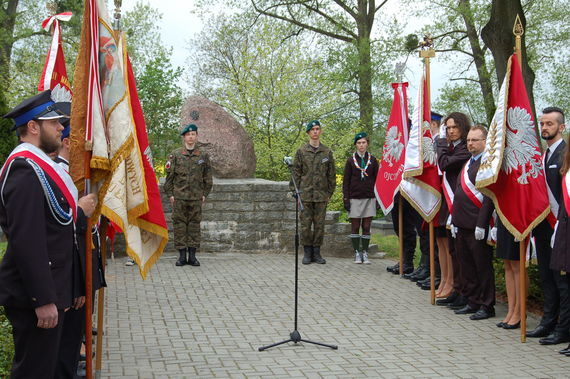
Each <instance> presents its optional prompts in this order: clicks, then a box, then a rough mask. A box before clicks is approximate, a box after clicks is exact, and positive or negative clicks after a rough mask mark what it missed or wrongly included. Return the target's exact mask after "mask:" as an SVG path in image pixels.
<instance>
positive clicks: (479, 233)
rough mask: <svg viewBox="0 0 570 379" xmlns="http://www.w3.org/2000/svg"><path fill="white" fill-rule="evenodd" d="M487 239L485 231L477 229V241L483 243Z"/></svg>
mask: <svg viewBox="0 0 570 379" xmlns="http://www.w3.org/2000/svg"><path fill="white" fill-rule="evenodd" d="M484 238H485V229H483V228H480V227H478V226H477V227H476V228H475V239H476V240H477V241H481V240H482V239H484Z"/></svg>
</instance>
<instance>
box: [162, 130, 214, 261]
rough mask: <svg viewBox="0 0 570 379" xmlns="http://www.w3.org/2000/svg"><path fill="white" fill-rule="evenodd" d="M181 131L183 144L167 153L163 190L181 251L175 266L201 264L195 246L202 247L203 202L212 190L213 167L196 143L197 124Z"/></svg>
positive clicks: (176, 244) (177, 246) (175, 238)
mask: <svg viewBox="0 0 570 379" xmlns="http://www.w3.org/2000/svg"><path fill="white" fill-rule="evenodd" d="M180 135H181V136H182V139H183V143H184V147H181V148H179V149H176V150H175V151H173V152H172V153H171V154H170V156H169V157H168V161H167V162H166V182H165V183H164V191H165V192H166V195H167V196H168V197H169V199H170V205H171V206H172V222H173V224H174V225H173V227H174V244H175V246H176V248H177V249H178V251H179V253H180V257H179V258H178V260H177V261H176V266H184V265H185V264H187V263H188V264H189V265H191V266H200V262H199V261H198V259H196V249H198V248H199V247H200V221H202V204H203V203H204V202H205V201H206V197H208V195H209V194H210V191H211V190H212V184H213V182H212V169H211V165H210V158H209V157H208V154H207V153H206V152H204V151H202V150H200V148H199V147H198V146H196V143H197V141H198V127H197V126H196V125H194V124H189V125H186V126H185V127H184V128H183V129H182V131H181V133H180ZM187 252H188V259H186V253H187Z"/></svg>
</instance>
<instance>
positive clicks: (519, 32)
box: [513, 14, 524, 69]
mask: <svg viewBox="0 0 570 379" xmlns="http://www.w3.org/2000/svg"><path fill="white" fill-rule="evenodd" d="M513 34H514V35H515V53H516V54H517V59H518V61H519V64H520V66H521V69H522V36H523V35H524V27H523V24H522V21H521V18H520V17H519V15H518V14H517V17H516V18H515V24H514V25H513Z"/></svg>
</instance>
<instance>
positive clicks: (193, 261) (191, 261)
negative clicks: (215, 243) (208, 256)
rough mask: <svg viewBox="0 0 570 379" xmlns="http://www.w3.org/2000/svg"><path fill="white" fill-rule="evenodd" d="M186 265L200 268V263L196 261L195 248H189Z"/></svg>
mask: <svg viewBox="0 0 570 379" xmlns="http://www.w3.org/2000/svg"><path fill="white" fill-rule="evenodd" d="M188 264H189V265H190V266H200V262H199V261H198V259H196V248H195V247H189V248H188Z"/></svg>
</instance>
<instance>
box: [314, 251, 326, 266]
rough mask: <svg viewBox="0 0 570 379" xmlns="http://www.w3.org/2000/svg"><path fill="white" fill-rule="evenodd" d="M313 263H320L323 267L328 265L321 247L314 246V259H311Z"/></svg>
mask: <svg viewBox="0 0 570 379" xmlns="http://www.w3.org/2000/svg"><path fill="white" fill-rule="evenodd" d="M311 262H315V263H319V264H322V265H324V264H325V263H327V261H325V260H324V259H323V257H321V247H320V246H313V259H311Z"/></svg>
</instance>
